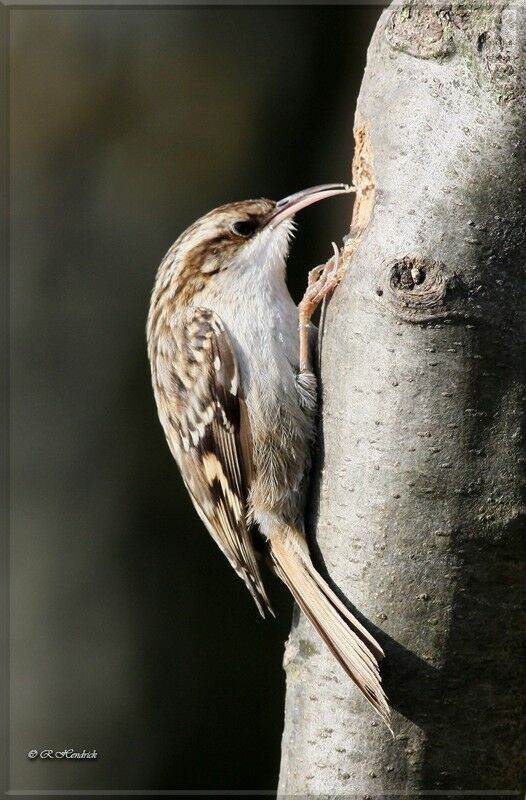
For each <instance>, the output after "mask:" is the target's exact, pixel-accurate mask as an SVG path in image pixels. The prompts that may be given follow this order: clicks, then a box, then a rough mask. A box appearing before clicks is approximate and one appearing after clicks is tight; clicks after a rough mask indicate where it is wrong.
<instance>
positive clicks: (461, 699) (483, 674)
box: [279, 2, 526, 797]
mask: <svg viewBox="0 0 526 800" xmlns="http://www.w3.org/2000/svg"><path fill="white" fill-rule="evenodd" d="M525 23H526V9H525V8H524V6H523V5H522V3H519V2H501V3H493V4H492V5H491V6H483V5H481V4H480V3H479V2H463V3H461V4H457V3H446V2H441V3H437V4H435V5H434V6H423V5H421V4H419V5H418V7H416V6H415V5H414V4H409V3H402V4H400V3H397V4H396V6H394V5H393V6H391V7H390V8H389V9H388V10H387V11H385V12H384V13H383V15H382V17H381V19H380V21H379V24H378V26H377V29H376V32H375V35H374V37H373V40H372V43H371V45H370V49H369V55H368V63H367V68H366V71H365V76H364V80H363V84H362V89H361V93H360V97H359V100H358V107H357V112H356V121H355V134H356V151H355V160H354V176H355V181H356V182H357V183H358V185H359V187H360V192H359V195H358V198H357V204H356V206H355V211H354V216H353V225H352V229H351V236H350V237H349V238H348V240H347V242H346V247H345V259H344V261H345V264H344V266H345V269H346V271H345V275H344V277H343V281H342V284H341V285H340V287H339V288H338V289H337V290H336V292H335V293H334V295H333V298H332V300H331V302H330V303H329V305H328V308H327V311H326V315H325V322H324V328H323V341H322V352H321V378H322V387H323V388H322V394H323V398H322V399H323V413H322V430H321V432H320V443H319V453H318V462H317V468H316V471H315V475H314V493H313V495H314V499H313V504H312V508H311V513H310V521H311V525H310V527H311V529H312V531H311V535H312V536H313V538H314V539H315V541H313V543H312V546H313V549H314V552H315V553H317V563H318V564H319V565H320V566H321V568H322V569H324V570H325V572H326V574H327V575H328V576H329V577H330V579H331V582H333V585H335V586H337V587H338V589H339V591H340V592H341V596H342V597H343V596H344V597H345V598H346V599H347V601H349V603H350V604H352V606H351V605H350V607H352V608H353V609H354V608H356V609H358V610H359V611H360V612H361V613H362V614H363V618H364V619H366V620H367V624H368V626H369V628H370V629H371V630H372V631H373V632H374V633H375V635H377V637H378V639H379V641H380V643H381V644H382V645H383V647H384V649H385V651H386V659H385V661H384V662H383V665H382V672H383V676H384V685H385V687H386V690H387V693H388V696H389V698H390V702H391V705H392V708H393V727H394V734H395V735H394V737H391V735H390V734H389V731H388V730H387V729H386V727H385V726H384V725H383V724H382V723H381V721H380V720H379V719H378V718H377V717H376V716H375V714H374V712H373V711H372V709H371V708H370V707H369V706H368V705H367V703H366V702H365V701H364V700H363V698H362V697H361V696H360V695H359V693H358V692H357V691H356V689H355V687H354V686H353V684H352V683H351V681H350V680H349V679H348V678H347V677H346V676H345V674H344V673H343V671H342V670H341V669H340V667H339V666H338V664H337V663H336V662H335V661H334V659H333V658H332V657H331V656H330V654H329V653H328V652H327V650H326V648H325V647H324V646H323V645H322V643H321V641H320V640H319V639H318V637H317V635H316V634H315V633H314V632H313V631H312V629H311V627H310V626H309V624H308V623H307V622H306V621H305V620H304V619H303V618H301V619H299V620H296V621H295V625H294V627H293V631H292V633H291V639H290V641H289V644H288V647H287V651H286V659H285V661H286V671H287V699H286V715H285V730H284V735H283V748H282V766H281V776H280V786H279V793H280V794H281V795H291V794H302V795H308V796H320V795H332V796H337V795H346V796H353V795H356V796H363V797H365V796H374V795H381V794H386V793H389V792H399V793H402V794H404V793H407V795H411V794H413V793H417V792H425V791H433V790H434V791H437V790H442V791H444V792H446V793H447V792H448V791H453V790H462V791H472V792H483V791H494V792H519V791H520V790H521V788H523V785H524V783H523V777H522V763H523V762H522V758H523V753H524V727H523V726H522V724H521V722H522V721H521V710H522V698H521V695H522V692H523V689H524V668H523V663H522V660H521V655H522V653H521V644H522V641H521V635H520V629H519V623H520V615H521V612H522V611H523V608H524V604H523V602H522V600H523V598H522V587H523V580H524V547H523V545H522V543H521V541H522V540H521V534H523V532H524V524H523V523H524V513H523V508H524V505H523V500H524V437H523V433H524V426H523V421H524V402H523V399H524V383H525V382H524V377H525V376H524V350H523V343H524V335H525V317H526V312H525V307H526V304H525V290H526V277H525V271H524V263H525V256H526V224H525V214H524V210H525V209H524V189H525V184H526V159H525V151H524V142H525V136H524V134H525V117H526V100H525V84H524V75H525V74H526V47H525V44H526V42H525V38H526V37H525Z"/></svg>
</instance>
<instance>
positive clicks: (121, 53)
mask: <svg viewBox="0 0 526 800" xmlns="http://www.w3.org/2000/svg"><path fill="white" fill-rule="evenodd" d="M379 13H380V9H379V8H374V7H373V8H371V7H368V8H366V7H362V6H349V7H342V6H339V7H330V6H326V7H313V6H311V7H285V6H282V7H252V8H241V7H223V8H213V7H200V8H191V7H179V8H167V9H156V8H151V9H144V8H135V9H130V8H128V9H123V8H116V7H114V8H106V9H103V8H98V9H87V8H84V9H64V8H62V9H60V8H56V9H46V8H34V9H25V10H24V9H18V10H17V9H15V10H11V12H10V14H9V17H10V19H9V26H10V30H9V40H10V57H9V60H10V126H11V127H10V130H11V145H10V146H11V174H10V180H11V217H10V219H11V230H10V247H11V295H10V311H11V379H10V380H11V522H12V528H11V587H12V595H11V633H12V638H11V670H12V674H11V780H10V785H11V789H17V790H23V789H47V790H68V789H69V790H74V789H101V788H105V789H114V790H119V789H130V790H133V789H135V790H139V789H143V788H144V789H160V790H163V789H164V790H167V789H273V787H275V785H276V781H277V775H278V766H279V749H280V738H281V730H282V717H283V700H284V673H283V671H282V668H281V659H282V650H283V642H284V640H285V638H286V636H287V633H288V629H289V625H290V620H291V611H292V603H291V601H290V599H289V597H288V595H287V594H286V593H285V591H284V590H282V588H281V586H280V585H278V582H277V580H276V579H273V578H272V577H271V576H267V583H268V584H269V585H270V587H269V592H270V596H271V598H272V601H273V603H274V607H275V610H276V611H277V617H278V618H277V620H276V621H266V622H263V621H262V620H261V619H260V618H259V616H258V614H257V611H256V609H255V606H254V604H253V603H252V601H251V599H250V597H249V595H248V593H247V592H246V590H245V588H244V586H243V584H242V582H241V581H240V580H239V579H237V578H236V577H235V575H234V574H233V572H232V571H231V569H230V567H229V565H228V564H227V562H226V560H225V559H224V558H223V556H222V555H221V554H220V552H219V550H218V548H217V547H216V546H215V545H214V544H213V542H212V541H211V540H210V538H209V536H208V534H207V533H206V532H205V530H204V528H203V527H202V525H201V524H200V522H199V521H198V519H197V517H196V515H195V513H194V512H193V509H192V508H191V506H190V503H189V501H188V499H187V497H186V494H185V492H184V491H183V489H182V485H181V481H180V479H179V476H178V473H177V470H176V467H175V464H174V463H173V461H172V458H171V456H170V454H169V451H168V448H167V446H166V443H165V441H164V436H163V434H162V431H161V428H160V425H159V423H158V420H157V414H156V410H155V405H154V401H153V397H152V392H151V388H150V377H149V367H148V363H147V359H146V352H145V336H144V326H145V318H146V313H147V308H148V301H149V294H150V290H151V287H152V284H153V281H154V276H155V272H156V268H157V265H158V263H159V261H160V259H161V257H162V255H163V254H164V252H165V251H166V250H167V248H168V247H169V245H170V244H171V243H172V241H173V240H174V239H175V238H176V237H177V235H178V234H179V233H180V232H181V230H183V229H184V228H185V227H186V226H187V225H188V224H190V223H191V222H192V221H193V220H194V219H195V218H196V217H198V216H200V215H201V214H202V213H205V212H206V211H208V210H209V209H211V208H212V207H214V206H216V205H219V204H221V203H224V202H228V201H231V200H239V199H244V198H248V197H258V196H268V197H273V198H279V197H282V196H284V195H286V194H289V193H290V192H293V191H296V190H298V189H301V188H304V187H307V186H309V185H312V184H316V183H321V182H326V181H340V180H342V181H345V180H349V179H350V167H351V156H352V122H353V113H354V106H355V100H356V95H357V92H358V89H359V84H360V79H361V74H362V71H363V66H364V62H365V54H366V47H367V43H368V41H369V38H370V36H371V33H372V30H373V28H374V25H375V22H376V20H377V18H378V15H379ZM350 203H351V201H350V200H349V199H348V198H338V199H333V200H331V201H328V202H327V203H325V204H322V205H321V206H318V207H314V208H312V209H308V210H306V211H305V212H303V213H302V214H301V216H300V218H299V222H300V229H299V233H298V235H297V240H296V243H295V245H294V248H293V253H292V256H291V260H290V285H291V289H292V291H293V294H294V296H295V297H298V296H299V294H300V293H301V289H302V287H303V285H304V283H305V279H306V274H307V270H308V269H309V268H311V267H313V266H315V265H316V264H317V263H320V262H321V261H324V260H326V258H327V257H328V256H329V255H330V254H331V252H332V250H331V246H330V242H331V239H335V240H336V241H341V238H342V236H343V235H344V234H345V233H346V232H347V230H348V222H349V218H350ZM31 748H36V749H42V748H54V749H64V748H74V749H77V750H82V749H83V748H85V749H86V750H92V749H96V750H97V751H98V753H99V757H98V759H97V760H96V761H94V762H92V761H88V762H75V761H71V762H65V761H60V762H58V761H40V760H39V759H36V760H34V761H31V760H29V759H28V758H27V755H26V754H27V752H28V751H29V750H30V749H31Z"/></svg>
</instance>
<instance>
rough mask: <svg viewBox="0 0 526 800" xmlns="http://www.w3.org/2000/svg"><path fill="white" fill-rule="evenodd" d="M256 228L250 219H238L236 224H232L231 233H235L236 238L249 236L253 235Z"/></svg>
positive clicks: (255, 224)
mask: <svg viewBox="0 0 526 800" xmlns="http://www.w3.org/2000/svg"><path fill="white" fill-rule="evenodd" d="M256 228H257V223H256V222H253V221H252V220H250V219H239V220H238V221H237V222H233V223H232V226H231V231H232V233H235V234H236V236H250V234H251V233H254V231H255V230H256Z"/></svg>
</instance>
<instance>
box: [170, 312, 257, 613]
mask: <svg viewBox="0 0 526 800" xmlns="http://www.w3.org/2000/svg"><path fill="white" fill-rule="evenodd" d="M175 338H176V339H177V341H178V342H180V347H181V348H182V349H181V352H180V353H177V352H176V354H175V358H174V359H173V361H172V363H171V369H172V375H171V376H170V381H169V382H170V384H171V386H172V387H173V389H172V394H171V401H169V402H168V408H167V409H166V412H167V416H168V418H169V428H170V431H171V434H169V435H168V439H170V435H172V436H173V435H175V436H178V437H179V442H178V443H177V444H178V446H176V447H173V448H172V451H173V453H174V455H175V456H176V459H177V462H178V465H179V468H180V470H181V473H182V476H183V480H184V482H185V485H186V487H187V489H188V491H189V493H190V496H191V498H192V500H193V503H194V505H195V508H196V510H197V512H198V514H199V516H200V517H201V519H202V521H203V522H204V524H205V525H206V527H207V528H208V530H209V532H210V533H211V535H212V537H213V538H214V539H215V541H216V542H217V544H218V545H219V547H220V548H221V550H222V551H223V553H224V554H225V555H226V557H227V558H228V560H229V562H230V564H231V565H232V567H233V568H234V569H235V571H236V572H237V574H238V575H239V576H240V577H241V578H242V579H243V580H244V582H245V584H246V586H247V588H248V590H249V592H250V594H251V595H252V597H253V598H254V600H255V602H256V605H257V607H258V609H259V611H260V613H261V615H262V616H264V608H265V607H266V608H267V609H268V610H269V611H270V612H271V613H272V608H271V606H270V603H269V600H268V598H267V595H266V592H265V588H264V586H263V583H262V580H261V577H260V574H259V568H258V565H257V561H256V556H255V552H254V547H253V544H252V540H251V537H250V533H249V530H248V526H247V520H246V513H247V496H248V490H249V487H250V481H251V474H252V445H251V437H250V425H249V420H248V414H247V410H246V405H245V401H244V399H243V397H242V393H241V386H240V381H239V369H238V364H237V360H236V357H235V354H234V350H233V348H232V345H231V342H230V339H229V336H228V333H227V331H226V329H225V326H224V324H223V322H222V321H221V319H220V318H219V317H218V316H217V314H215V313H214V312H213V311H211V310H210V309H206V308H193V309H191V310H190V311H189V312H188V314H187V317H186V319H185V321H184V324H183V325H181V329H180V330H179V332H178V335H177V337H175ZM170 417H171V419H170ZM169 444H170V441H169Z"/></svg>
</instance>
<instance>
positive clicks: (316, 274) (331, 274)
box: [298, 242, 340, 375]
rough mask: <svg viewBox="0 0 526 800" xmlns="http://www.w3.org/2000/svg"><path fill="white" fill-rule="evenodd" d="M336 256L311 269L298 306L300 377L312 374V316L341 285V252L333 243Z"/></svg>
mask: <svg viewBox="0 0 526 800" xmlns="http://www.w3.org/2000/svg"><path fill="white" fill-rule="evenodd" d="M332 247H333V250H334V255H333V256H332V258H330V259H329V260H328V261H327V263H326V264H322V265H321V266H319V267H315V268H314V269H311V271H310V272H309V278H308V283H307V289H306V291H305V294H304V295H303V299H302V300H301V302H300V304H299V306H298V315H299V332H300V370H299V371H300V375H301V374H302V373H304V372H312V366H311V363H310V352H309V350H310V348H309V323H310V321H311V318H312V315H313V314H314V312H315V311H316V309H317V307H318V306H319V304H320V303H321V301H322V300H323V298H324V297H327V295H328V294H330V293H331V292H332V291H333V289H335V288H336V286H337V285H338V283H339V278H338V269H339V264H340V251H339V250H338V247H337V245H336V244H335V243H334V242H333V243H332Z"/></svg>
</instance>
